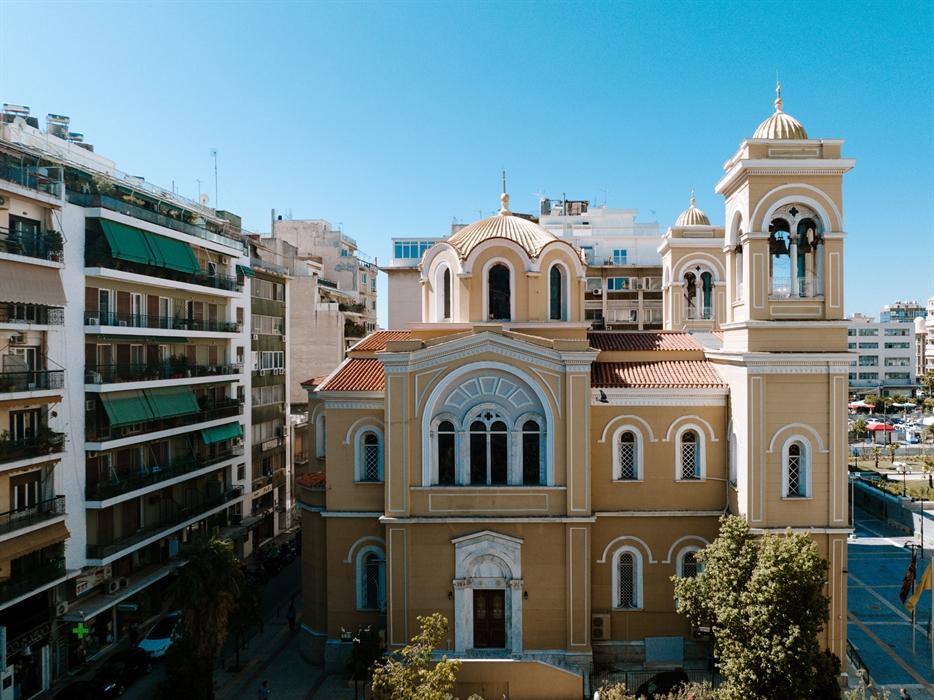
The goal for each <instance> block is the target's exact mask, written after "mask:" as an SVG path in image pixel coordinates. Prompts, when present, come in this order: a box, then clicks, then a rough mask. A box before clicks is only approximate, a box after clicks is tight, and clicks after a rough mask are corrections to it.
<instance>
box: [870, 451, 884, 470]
mask: <svg viewBox="0 0 934 700" xmlns="http://www.w3.org/2000/svg"><path fill="white" fill-rule="evenodd" d="M881 454H882V448H881V447H879V446H878V445H873V446H872V456H873V459H875V460H876V469H878V468H879V455H881Z"/></svg>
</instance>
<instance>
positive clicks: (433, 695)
mask: <svg viewBox="0 0 934 700" xmlns="http://www.w3.org/2000/svg"><path fill="white" fill-rule="evenodd" d="M418 621H419V622H420V623H421V625H422V630H421V632H419V634H418V636H416V637H414V638H413V639H412V641H411V643H410V644H409V645H408V646H407V647H404V648H403V649H402V650H401V651H398V652H396V653H394V654H392V655H391V656H389V657H387V658H386V660H385V661H383V663H381V664H377V666H376V667H375V668H374V670H373V692H374V694H375V695H376V697H378V698H381V699H383V700H448V699H449V698H450V697H451V692H450V691H451V689H452V688H453V687H454V675H455V674H456V673H457V670H458V669H459V668H460V661H448V657H447V656H446V655H445V656H442V657H441V661H439V662H438V663H437V664H436V665H435V667H434V668H430V665H431V663H432V660H431V654H432V652H433V651H434V650H435V649H436V648H437V646H438V644H440V643H441V640H442V639H444V635H446V634H447V631H448V621H447V618H445V617H444V616H443V615H441V613H434V614H432V615H429V616H427V617H419V618H418Z"/></svg>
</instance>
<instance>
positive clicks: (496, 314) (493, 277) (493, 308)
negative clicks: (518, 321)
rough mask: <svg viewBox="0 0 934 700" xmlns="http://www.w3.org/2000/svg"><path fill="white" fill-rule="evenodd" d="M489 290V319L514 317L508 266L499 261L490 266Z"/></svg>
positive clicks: (500, 319) (497, 319) (501, 319)
mask: <svg viewBox="0 0 934 700" xmlns="http://www.w3.org/2000/svg"><path fill="white" fill-rule="evenodd" d="M487 291H488V294H489V303H490V308H489V314H488V320H490V321H508V320H509V319H510V318H511V317H512V309H511V299H510V280H509V268H508V267H506V266H505V265H503V264H501V263H497V264H496V265H494V266H493V267H491V268H490V271H489V273H488V277H487Z"/></svg>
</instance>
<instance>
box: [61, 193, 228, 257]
mask: <svg viewBox="0 0 934 700" xmlns="http://www.w3.org/2000/svg"><path fill="white" fill-rule="evenodd" d="M65 196H66V197H67V198H68V201H69V202H70V203H72V204H76V205H78V206H79V207H101V208H103V209H109V210H110V211H115V212H117V213H119V214H125V215H126V216H132V217H133V218H134V219H139V220H141V221H148V222H149V223H151V224H157V225H159V226H164V227H165V228H169V229H172V230H173V231H181V232H182V233H187V234H189V235H191V236H197V237H198V238H203V239H205V240H208V241H214V242H215V243H220V244H222V245H225V246H228V247H230V248H235V249H236V250H239V251H244V250H245V246H244V245H243V243H242V242H240V241H238V240H236V239H235V238H231V237H230V236H225V235H223V234H220V233H215V232H214V231H210V230H208V228H207V227H206V226H199V225H197V224H194V223H189V222H187V221H183V220H182V218H181V217H183V216H184V215H183V214H182V215H180V218H173V217H171V216H168V215H166V214H162V213H159V212H155V211H152V210H151V209H146V208H145V207H140V206H137V205H136V204H132V203H130V202H125V201H123V200H120V199H115V198H113V197H108V196H107V195H100V194H83V193H80V192H73V191H71V190H68V191H67V193H66V195H65ZM188 218H191V216H190V215H189V217H188ZM194 220H195V221H197V218H195V219H194Z"/></svg>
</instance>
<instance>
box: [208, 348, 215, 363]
mask: <svg viewBox="0 0 934 700" xmlns="http://www.w3.org/2000/svg"><path fill="white" fill-rule="evenodd" d="M208 364H209V365H211V366H212V367H213V366H214V365H216V364H217V346H216V345H208Z"/></svg>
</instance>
